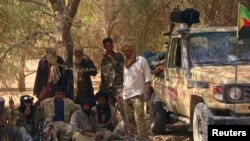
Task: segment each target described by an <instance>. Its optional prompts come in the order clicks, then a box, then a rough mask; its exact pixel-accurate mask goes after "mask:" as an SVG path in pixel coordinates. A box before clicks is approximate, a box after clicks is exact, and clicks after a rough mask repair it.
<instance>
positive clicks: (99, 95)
mask: <svg viewBox="0 0 250 141" xmlns="http://www.w3.org/2000/svg"><path fill="white" fill-rule="evenodd" d="M100 97H105V98H106V100H107V101H108V100H109V97H108V94H107V93H105V92H103V91H98V92H97V93H96V94H95V100H97V99H98V98H100Z"/></svg>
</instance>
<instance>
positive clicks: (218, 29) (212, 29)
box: [173, 26, 237, 35]
mask: <svg viewBox="0 0 250 141" xmlns="http://www.w3.org/2000/svg"><path fill="white" fill-rule="evenodd" d="M230 31H231V32H236V31H237V27H236V26H232V27H202V28H190V31H189V32H190V33H204V32H230ZM173 34H174V35H178V34H179V33H178V29H177V30H175V31H174V32H173Z"/></svg>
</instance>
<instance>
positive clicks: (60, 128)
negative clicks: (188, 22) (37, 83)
mask: <svg viewBox="0 0 250 141" xmlns="http://www.w3.org/2000/svg"><path fill="white" fill-rule="evenodd" d="M64 95H65V94H64V90H63V89H61V88H59V89H58V90H57V91H56V94H55V97H53V98H48V99H45V100H43V101H42V102H41V103H40V111H41V114H43V118H44V120H46V121H47V123H48V126H47V128H46V129H45V131H44V139H48V138H49V137H50V135H51V134H52V136H53V137H52V138H53V141H58V138H57V137H59V138H60V140H61V141H70V140H71V137H72V132H71V130H70V129H71V128H70V124H69V122H70V117H71V114H72V113H73V112H74V111H76V110H78V109H80V106H79V105H77V104H75V103H74V102H73V101H72V100H70V99H68V98H64Z"/></svg>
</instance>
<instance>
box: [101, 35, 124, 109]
mask: <svg viewBox="0 0 250 141" xmlns="http://www.w3.org/2000/svg"><path fill="white" fill-rule="evenodd" d="M103 46H104V49H105V50H106V53H105V54H104V56H103V58H102V62H101V86H100V90H102V91H104V92H106V93H107V94H108V96H109V104H110V105H113V106H114V105H115V102H116V99H115V97H116V94H117V93H119V91H120V90H121V88H122V85H123V64H124V60H123V56H122V54H120V53H116V52H115V51H114V50H113V48H114V47H113V40H112V39H111V38H105V39H104V40H103Z"/></svg>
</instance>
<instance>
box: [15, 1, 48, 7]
mask: <svg viewBox="0 0 250 141" xmlns="http://www.w3.org/2000/svg"><path fill="white" fill-rule="evenodd" d="M19 1H20V2H30V3H33V4H36V5H39V6H44V7H45V6H47V5H46V4H45V3H43V2H41V0H19Z"/></svg>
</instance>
